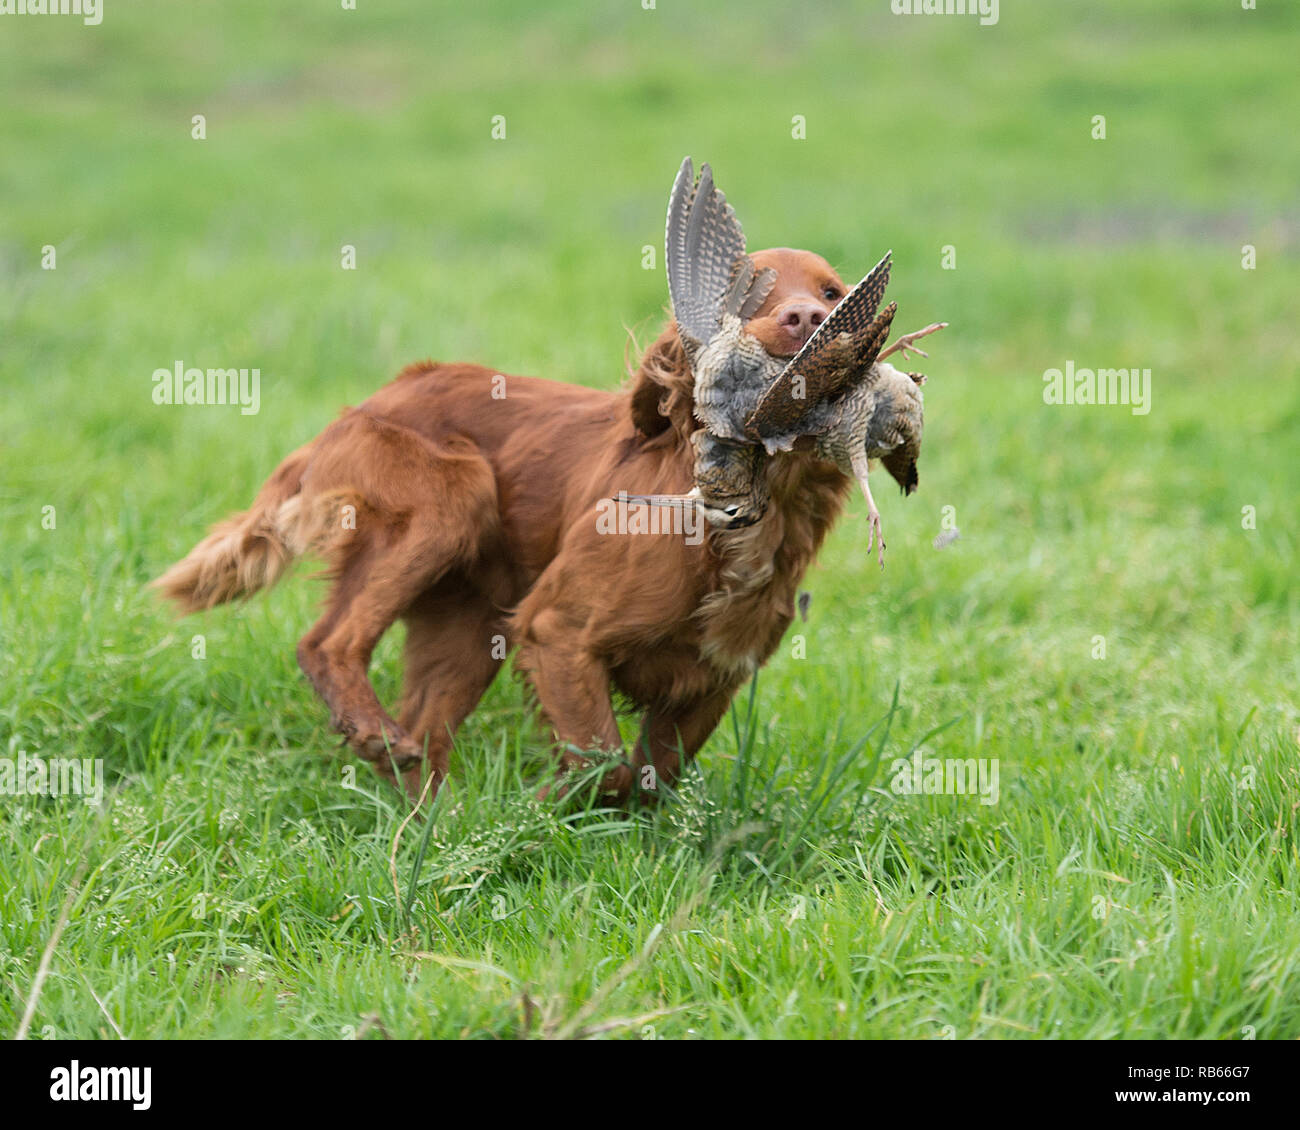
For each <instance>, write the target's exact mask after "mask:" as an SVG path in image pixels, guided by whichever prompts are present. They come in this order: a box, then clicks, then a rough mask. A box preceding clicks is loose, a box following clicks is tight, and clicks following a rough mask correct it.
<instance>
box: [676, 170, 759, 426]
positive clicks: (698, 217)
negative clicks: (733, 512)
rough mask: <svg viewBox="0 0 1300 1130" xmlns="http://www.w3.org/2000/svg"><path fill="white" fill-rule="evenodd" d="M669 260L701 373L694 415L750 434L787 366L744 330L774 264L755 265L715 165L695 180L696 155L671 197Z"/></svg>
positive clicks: (685, 336) (684, 329)
mask: <svg viewBox="0 0 1300 1130" xmlns="http://www.w3.org/2000/svg"><path fill="white" fill-rule="evenodd" d="M664 261H665V265H666V266H667V270H668V294H669V297H670V298H671V300H672V307H673V317H674V319H675V320H676V322H677V333H678V336H679V337H680V338H681V342H682V347H683V349H684V350H685V352H686V360H687V363H688V364H689V365H690V367H691V372H692V373H693V374H694V377H695V386H694V397H695V418H696V419H697V420H698V421H699V422H700V423H701V424H703V425H704V426H705V427H706V428H707V429H708V430H709V431H710V432H711V433H712V434H713V435H714V436H715V437H717V438H718V439H727V440H733V441H736V442H738V443H740V442H747V437H746V435H745V431H744V421H745V419H746V418H747V417H748V416H749V414H750V413H751V412H752V410H753V409H754V407H755V406H756V405H757V403H758V400H759V398H760V396H761V395H762V392H763V389H764V388H766V387H767V385H768V384H769V383H770V382H771V381H772V380H774V379H775V378H776V377H777V375H778V374H779V373H780V372H781V371H782V369H783V367H784V362H783V361H782V360H780V359H779V358H774V357H772V356H771V355H770V354H769V353H768V352H767V350H765V349H764V348H763V346H762V344H761V343H760V342H759V340H758V339H757V338H756V337H754V336H753V335H752V334H748V333H746V332H745V323H746V322H748V321H749V319H750V318H751V317H753V316H754V314H755V313H756V312H757V310H758V309H759V307H760V306H762V305H763V302H764V300H765V299H766V298H767V296H768V295H769V294H770V293H771V291H772V287H773V286H774V285H775V283H776V272H775V271H774V270H772V269H771V268H770V267H769V268H765V269H764V270H762V271H759V270H756V269H755V266H754V261H753V260H752V259H751V258H750V257H749V255H747V254H746V253H745V233H744V230H743V229H742V228H741V226H740V221H739V220H737V219H736V213H735V212H734V211H733V210H732V208H731V206H730V205H729V204H728V203H727V198H726V196H724V195H723V194H722V192H721V191H720V190H719V189H718V187H717V186H716V185H715V184H714V182H713V170H712V169H711V168H710V167H709V166H708V165H707V164H705V165H701V166H700V178H699V181H698V183H697V182H696V180H695V172H694V165H693V164H692V162H691V159H690V157H687V158H686V159H685V160H684V161H683V162H682V164H681V168H680V169H679V170H678V172H677V178H676V180H675V181H674V182H673V188H672V192H671V194H670V195H669V198H668V217H667V222H666V224H665V230H664Z"/></svg>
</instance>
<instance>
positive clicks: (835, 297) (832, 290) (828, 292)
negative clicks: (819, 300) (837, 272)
mask: <svg viewBox="0 0 1300 1130" xmlns="http://www.w3.org/2000/svg"><path fill="white" fill-rule="evenodd" d="M822 297H823V298H824V299H826V301H827V302H838V301H839V300H840V292H839V288H838V287H833V286H828V287H827V288H826V289H825V290H823V291H822Z"/></svg>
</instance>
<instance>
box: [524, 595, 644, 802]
mask: <svg viewBox="0 0 1300 1130" xmlns="http://www.w3.org/2000/svg"><path fill="white" fill-rule="evenodd" d="M581 635H582V633H581V631H580V630H578V629H577V628H576V627H575V626H574V625H572V624H569V623H567V622H566V621H565V619H564V617H563V616H562V615H561V614H560V613H559V612H558V611H556V610H554V609H545V610H543V611H541V612H538V613H536V614H533V615H531V616H530V617H529V618H528V621H527V628H526V630H525V632H524V638H523V640H522V642H521V644H520V648H519V659H518V663H519V667H520V668H521V669H522V670H523V671H525V672H526V673H527V675H528V679H529V682H530V683H531V684H532V686H533V690H534V691H535V692H536V694H537V701H538V705H539V706H540V707H541V710H542V713H543V714H544V715H545V716H546V720H547V721H548V722H549V723H550V725H551V729H552V731H553V732H554V734H555V742H556V752H557V754H558V756H559V762H560V765H559V770H558V775H559V776H560V777H561V778H562V777H564V776H565V775H567V774H568V773H570V772H572V771H574V770H577V769H585V768H587V767H588V766H590V765H591V764H592V761H591V758H589V757H587V756H585V755H584V754H585V753H586V752H590V751H601V752H605V753H618V752H621V751H622V748H623V739H622V736H621V735H620V734H619V731H618V722H617V720H616V719H615V717H614V707H613V704H612V703H611V701H610V679H609V669H608V668H607V667H606V665H605V664H604V663H603V662H602V661H601V660H600V659H599V658H598V657H597V656H595V655H592V654H591V653H590V651H588V650H587V649H586V648H585V647H584V646H583V644H582V641H581ZM561 787H562V786H561ZM549 791H550V790H549V788H547V789H544V790H543V793H546V792H549ZM600 791H601V795H602V796H603V797H606V798H608V799H610V800H612V801H613V802H614V803H616V804H622V803H623V802H624V801H626V800H627V798H628V796H629V794H630V793H631V791H632V769H631V766H630V765H628V764H627V763H626V762H624V763H622V764H619V765H616V766H614V767H613V768H612V769H610V770H609V772H607V773H606V774H605V776H604V778H603V779H602V781H601V784H600Z"/></svg>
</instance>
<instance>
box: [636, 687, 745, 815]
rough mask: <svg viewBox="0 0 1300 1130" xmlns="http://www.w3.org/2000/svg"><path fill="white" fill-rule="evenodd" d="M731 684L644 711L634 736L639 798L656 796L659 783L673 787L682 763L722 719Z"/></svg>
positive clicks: (730, 694) (692, 754)
mask: <svg viewBox="0 0 1300 1130" xmlns="http://www.w3.org/2000/svg"><path fill="white" fill-rule="evenodd" d="M734 693H735V690H734V688H732V687H726V688H722V689H719V690H717V691H715V692H714V693H713V694H710V695H704V696H701V697H699V698H691V699H688V700H687V701H685V702H680V703H675V704H673V705H671V706H665V707H652V708H651V709H649V710H647V711H646V712H645V717H644V718H643V719H642V722H641V734H640V736H639V737H638V738H637V743H636V756H635V759H634V761H633V772H634V775H635V780H636V784H637V788H638V789H639V790H640V795H641V797H642V799H644V800H647V801H654V800H658V799H659V797H660V795H661V794H660V791H659V790H660V789H661V788H662V787H665V786H666V787H668V788H672V786H673V785H674V784H676V782H677V779H678V777H680V775H681V771H682V766H683V764H685V763H687V762H689V761H691V759H692V758H694V757H695V755H696V753H697V752H699V749H700V747H701V746H702V745H703V744H704V743H705V741H707V740H708V737H709V735H710V734H711V733H713V731H714V730H715V729H716V728H717V725H718V723H719V722H720V721H722V718H723V715H725V714H726V713H727V707H728V706H729V705H730V703H731V698H732V695H733V694H734Z"/></svg>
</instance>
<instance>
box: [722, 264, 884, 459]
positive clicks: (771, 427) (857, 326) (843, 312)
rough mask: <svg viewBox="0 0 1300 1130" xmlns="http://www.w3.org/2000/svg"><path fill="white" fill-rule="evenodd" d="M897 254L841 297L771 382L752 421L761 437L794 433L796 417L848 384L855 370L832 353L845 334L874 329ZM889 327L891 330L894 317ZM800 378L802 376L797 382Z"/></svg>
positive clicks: (749, 422)
mask: <svg viewBox="0 0 1300 1130" xmlns="http://www.w3.org/2000/svg"><path fill="white" fill-rule="evenodd" d="M891 255H893V252H892V251H887V252H885V257H884V258H883V259H881V260H880V262H879V263H877V264H876V265H875V266H874V267H872V268H871V270H870V271H868V272H867V274H866V277H865V278H863V280H862V281H861V282H860V283H858V285H857V286H855V287H854V288H853V289H852V290H851V291H849V293H848V294H846V295H845V296H844V297H843V298H842V299H841V300H840V302H839V305H837V306H836V307H835V309H834V310H832V311H831V312H830V315H829V317H827V319H826V320H825V321H824V322H822V324H821V325H820V326H818V327H817V329H816V330H815V331H814V333H813V335H812V337H810V338H809V339H808V340H807V341H806V342H804V346H803V348H802V349H801V350H799V352H798V353H796V354H795V355H794V357H793V358H791V360H790V364H788V365H787V366H786V367H785V369H784V370H782V372H781V375H780V376H779V377H777V379H776V380H774V381H773V382H772V383H771V385H769V386H768V389H767V391H766V392H765V393H764V394H763V398H762V400H760V401H759V402H758V407H756V408H755V409H754V412H753V414H752V415H751V416H750V418H749V419H748V420H747V421H746V429H747V430H748V431H751V432H753V433H754V434H756V435H759V436H771V435H777V434H783V433H788V432H789V431H790V430H791V425H792V424H793V422H794V421H796V420H798V419H800V418H801V417H803V416H804V415H805V414H807V413H808V412H809V411H810V410H811V409H812V408H814V407H815V406H816V405H818V404H820V403H821V402H822V401H824V400H826V399H827V398H828V397H832V396H834V395H835V394H836V393H838V392H840V391H842V390H843V389H844V388H845V387H846V386H847V384H848V383H849V380H850V379H851V378H852V376H853V375H854V374H853V371H852V370H851V369H848V368H846V367H845V366H844V365H841V364H836V363H828V362H830V361H831V360H832V358H831V354H833V353H834V352H835V351H837V350H838V349H839V348H841V347H842V346H841V337H842V335H845V334H847V335H848V336H849V337H850V338H858V337H860V336H861V335H862V334H864V333H866V332H867V331H868V330H870V329H871V328H872V325H873V322H875V321H876V310H877V309H878V308H879V306H880V300H881V299H882V298H883V297H884V296H885V288H886V287H887V286H888V285H889V268H890V256H891ZM883 328H884V331H885V332H886V333H887V332H888V321H886V322H885V324H884V327H883ZM873 332H874V331H873ZM881 343H882V344H883V338H882V339H881ZM796 377H798V378H802V380H801V381H799V382H798V383H796V379H795V378H796ZM796 393H799V394H801V395H796Z"/></svg>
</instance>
